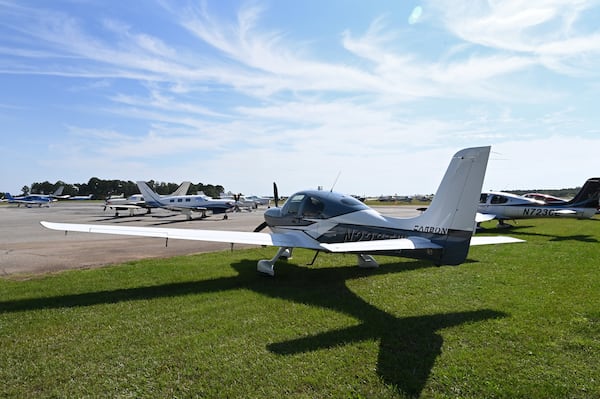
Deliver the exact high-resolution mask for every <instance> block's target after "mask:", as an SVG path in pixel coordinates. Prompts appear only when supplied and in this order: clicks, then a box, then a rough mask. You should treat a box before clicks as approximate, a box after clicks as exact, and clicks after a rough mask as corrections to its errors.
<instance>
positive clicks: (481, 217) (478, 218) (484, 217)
mask: <svg viewBox="0 0 600 399" xmlns="http://www.w3.org/2000/svg"><path fill="white" fill-rule="evenodd" d="M495 217H496V215H491V214H489V213H479V212H477V213H476V214H475V222H476V223H482V222H487V221H490V220H493V219H494V218H495Z"/></svg>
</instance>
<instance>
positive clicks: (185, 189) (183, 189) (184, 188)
mask: <svg viewBox="0 0 600 399" xmlns="http://www.w3.org/2000/svg"><path fill="white" fill-rule="evenodd" d="M191 185H192V182H190V181H184V182H183V183H181V185H180V186H179V187H177V190H175V191H173V192H172V193H171V195H172V196H178V195H186V194H187V192H188V190H189V189H190V186H191Z"/></svg>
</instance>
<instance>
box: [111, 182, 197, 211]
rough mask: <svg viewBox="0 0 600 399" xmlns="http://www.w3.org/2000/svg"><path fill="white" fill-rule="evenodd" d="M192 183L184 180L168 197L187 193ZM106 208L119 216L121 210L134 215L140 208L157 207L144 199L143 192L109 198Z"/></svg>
mask: <svg viewBox="0 0 600 399" xmlns="http://www.w3.org/2000/svg"><path fill="white" fill-rule="evenodd" d="M191 184H192V182H189V181H184V182H183V183H181V184H180V185H179V187H177V189H176V190H175V191H173V192H172V193H171V194H169V195H167V196H166V197H168V196H180V195H186V194H187V192H188V190H189V189H190V186H191ZM159 197H163V196H159ZM106 208H110V209H112V210H114V211H115V217H118V216H119V211H129V216H133V214H134V212H135V211H136V210H138V209H145V210H146V212H147V213H150V211H151V209H152V208H155V207H154V206H151V205H149V204H147V203H146V201H144V197H143V196H142V194H134V195H132V196H130V197H128V198H123V197H119V198H109V199H107V200H106V201H105V202H104V210H106Z"/></svg>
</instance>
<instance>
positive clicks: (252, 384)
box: [0, 219, 600, 398]
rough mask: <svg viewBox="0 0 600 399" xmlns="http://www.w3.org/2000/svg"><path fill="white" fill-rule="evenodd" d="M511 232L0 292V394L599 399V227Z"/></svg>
mask: <svg viewBox="0 0 600 399" xmlns="http://www.w3.org/2000/svg"><path fill="white" fill-rule="evenodd" d="M488 226H493V225H492V224H489V225H488ZM491 233H494V234H497V233H498V232H497V231H493V230H492V231H491ZM502 234H509V233H508V232H506V231H503V232H502ZM510 235H512V236H515V237H519V238H523V239H526V240H527V243H524V244H512V245H501V246H500V245H498V246H487V247H475V248H472V249H471V252H470V255H469V261H468V262H467V263H465V264H463V265H461V266H458V267H435V266H433V265H431V264H429V263H426V262H420V261H414V260H405V259H401V258H388V257H378V260H379V261H380V263H381V267H380V268H379V269H377V270H374V271H373V270H361V269H358V268H357V267H355V266H354V265H355V257H354V256H351V255H320V256H319V258H318V259H317V263H316V265H314V266H311V267H309V266H305V264H306V263H308V262H310V260H311V259H312V256H313V253H312V252H309V251H296V252H295V254H294V255H295V256H294V258H293V259H292V260H290V261H288V262H287V264H286V263H285V262H279V263H278V265H277V266H276V273H277V275H276V277H275V278H267V277H263V276H260V275H258V274H257V273H256V271H255V270H256V261H257V260H258V259H261V258H268V257H271V256H272V255H273V254H274V252H275V249H273V248H257V249H251V250H240V251H234V252H220V253H211V254H203V255H196V256H186V257H178V258H173V259H168V260H146V261H139V262H131V263H126V264H122V265H116V266H111V267H106V268H101V269H94V270H80V271H71V272H64V273H59V274H55V275H47V276H36V277H31V278H25V277H24V276H19V277H12V278H9V279H2V280H0V380H1V381H2V384H0V397H6V398H27V397H36V398H38V397H169V398H174V397H205V398H234V397H243V398H279V397H284V396H285V397H291V398H404V397H425V398H455V397H460V398H598V397H600V272H599V267H600V246H599V245H598V242H599V241H600V220H596V219H594V220H583V221H578V220H560V221H559V220H536V221H533V220H526V221H521V222H520V224H519V225H518V226H517V227H516V228H515V229H513V230H512V231H511V232H510Z"/></svg>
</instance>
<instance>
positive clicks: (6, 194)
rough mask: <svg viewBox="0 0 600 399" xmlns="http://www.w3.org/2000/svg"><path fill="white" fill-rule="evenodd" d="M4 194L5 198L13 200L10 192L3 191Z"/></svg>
mask: <svg viewBox="0 0 600 399" xmlns="http://www.w3.org/2000/svg"><path fill="white" fill-rule="evenodd" d="M4 195H5V196H6V199H7V200H14V198H13V196H12V195H10V193H4Z"/></svg>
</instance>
